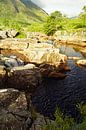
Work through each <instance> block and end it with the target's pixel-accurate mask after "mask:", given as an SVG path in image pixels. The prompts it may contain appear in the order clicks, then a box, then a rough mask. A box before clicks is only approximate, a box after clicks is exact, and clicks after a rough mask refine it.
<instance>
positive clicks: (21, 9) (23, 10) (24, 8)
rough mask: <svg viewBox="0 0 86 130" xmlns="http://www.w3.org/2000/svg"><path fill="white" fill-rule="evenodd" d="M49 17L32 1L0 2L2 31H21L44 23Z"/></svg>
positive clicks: (4, 0)
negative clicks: (11, 29)
mask: <svg viewBox="0 0 86 130" xmlns="http://www.w3.org/2000/svg"><path fill="white" fill-rule="evenodd" d="M47 16H48V14H47V13H46V12H45V11H44V10H43V9H41V8H40V7H38V6H37V5H36V4H34V3H33V2H32V1H31V0H0V29H7V28H8V29H9V28H14V29H17V30H19V31H20V30H23V29H25V28H29V27H30V26H31V25H32V24H33V23H43V22H44V21H45V18H46V17H47ZM38 26H39V25H38Z"/></svg>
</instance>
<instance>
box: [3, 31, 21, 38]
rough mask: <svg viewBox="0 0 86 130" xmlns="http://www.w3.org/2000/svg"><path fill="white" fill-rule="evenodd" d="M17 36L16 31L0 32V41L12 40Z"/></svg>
mask: <svg viewBox="0 0 86 130" xmlns="http://www.w3.org/2000/svg"><path fill="white" fill-rule="evenodd" d="M18 34H19V32H17V31H16V30H5V31H0V39H5V38H14V37H16V36H17V35H18Z"/></svg>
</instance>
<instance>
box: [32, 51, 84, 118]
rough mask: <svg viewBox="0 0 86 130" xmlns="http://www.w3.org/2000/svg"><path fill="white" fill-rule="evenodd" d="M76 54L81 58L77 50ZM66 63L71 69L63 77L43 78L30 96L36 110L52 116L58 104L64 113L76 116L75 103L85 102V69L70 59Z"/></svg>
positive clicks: (77, 114)
mask: <svg viewBox="0 0 86 130" xmlns="http://www.w3.org/2000/svg"><path fill="white" fill-rule="evenodd" d="M76 55H77V52H76ZM76 55H75V54H74V56H76ZM78 55H79V56H80V57H82V58H83V56H82V55H81V54H80V53H79V52H78ZM68 65H69V66H70V67H71V71H69V72H67V77H66V78H65V79H53V78H45V79H44V81H43V83H42V85H41V86H40V87H39V88H38V90H37V92H36V93H35V95H34V96H33V98H32V102H33V104H34V105H35V107H36V108H37V110H38V111H39V112H40V113H42V114H44V115H45V116H49V117H51V118H52V117H53V113H54V112H55V109H56V107H57V106H59V107H60V108H61V110H62V111H63V112H64V113H67V114H68V115H72V116H73V117H78V116H79V113H78V110H77V109H76V104H77V103H80V102H86V69H85V68H79V67H77V66H76V65H75V64H74V62H73V61H72V60H69V61H68Z"/></svg>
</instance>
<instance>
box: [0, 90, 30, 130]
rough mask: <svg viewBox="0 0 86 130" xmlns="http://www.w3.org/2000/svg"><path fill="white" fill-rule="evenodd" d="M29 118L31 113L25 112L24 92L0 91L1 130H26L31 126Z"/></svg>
mask: <svg viewBox="0 0 86 130" xmlns="http://www.w3.org/2000/svg"><path fill="white" fill-rule="evenodd" d="M31 118H32V117H31V112H30V111H28V110H27V100H26V97H25V94H24V92H19V91H17V90H15V89H7V90H6V91H0V129H1V130H5V129H13V130H16V129H17V130H20V128H21V129H27V127H28V126H29V125H31ZM27 123H28V126H27Z"/></svg>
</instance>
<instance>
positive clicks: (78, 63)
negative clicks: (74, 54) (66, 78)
mask: <svg viewBox="0 0 86 130" xmlns="http://www.w3.org/2000/svg"><path fill="white" fill-rule="evenodd" d="M76 64H77V65H78V66H83V67H86V59H83V60H78V61H77V62H76Z"/></svg>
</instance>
